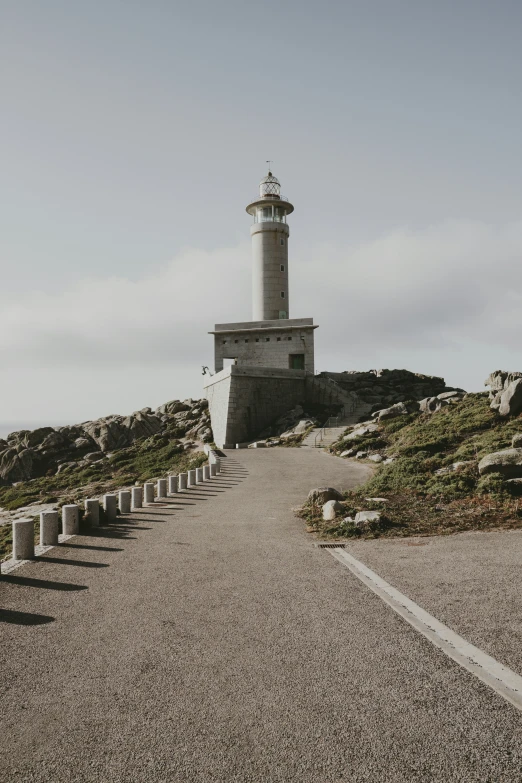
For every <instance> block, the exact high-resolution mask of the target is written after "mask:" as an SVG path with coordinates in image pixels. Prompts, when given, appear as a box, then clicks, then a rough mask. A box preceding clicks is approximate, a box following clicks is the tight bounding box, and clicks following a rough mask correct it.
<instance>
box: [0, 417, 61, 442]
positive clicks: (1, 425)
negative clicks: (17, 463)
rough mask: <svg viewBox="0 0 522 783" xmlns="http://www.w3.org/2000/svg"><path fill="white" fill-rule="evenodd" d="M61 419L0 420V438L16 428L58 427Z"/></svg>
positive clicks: (16, 429) (15, 430)
mask: <svg viewBox="0 0 522 783" xmlns="http://www.w3.org/2000/svg"><path fill="white" fill-rule="evenodd" d="M63 423H64V422H63V421H10V422H9V421H8V422H4V421H0V438H5V437H6V436H7V435H9V433H11V432H17V431H18V430H37V429H38V427H60V426H62V425H63Z"/></svg>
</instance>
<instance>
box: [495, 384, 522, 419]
mask: <svg viewBox="0 0 522 783" xmlns="http://www.w3.org/2000/svg"><path fill="white" fill-rule="evenodd" d="M498 412H499V414H500V415H501V416H516V415H517V414H519V413H520V412H522V378H517V380H515V381H511V383H510V384H509V386H508V387H507V389H505V391H504V392H502V396H501V398H500V406H499V409H498Z"/></svg>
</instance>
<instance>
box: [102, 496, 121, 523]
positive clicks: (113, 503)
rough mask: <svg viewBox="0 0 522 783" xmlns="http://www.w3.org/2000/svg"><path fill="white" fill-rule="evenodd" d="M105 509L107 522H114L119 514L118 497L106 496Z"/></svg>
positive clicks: (104, 498)
mask: <svg viewBox="0 0 522 783" xmlns="http://www.w3.org/2000/svg"><path fill="white" fill-rule="evenodd" d="M103 508H104V509H105V515H106V517H107V522H114V520H115V519H116V517H117V516H118V514H117V513H116V512H117V510H118V496H117V495H104V496H103Z"/></svg>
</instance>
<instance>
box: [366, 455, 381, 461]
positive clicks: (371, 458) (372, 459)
mask: <svg viewBox="0 0 522 783" xmlns="http://www.w3.org/2000/svg"><path fill="white" fill-rule="evenodd" d="M368 459H369V460H371V461H372V462H384V457H383V456H382V455H381V454H370V456H369V457H368Z"/></svg>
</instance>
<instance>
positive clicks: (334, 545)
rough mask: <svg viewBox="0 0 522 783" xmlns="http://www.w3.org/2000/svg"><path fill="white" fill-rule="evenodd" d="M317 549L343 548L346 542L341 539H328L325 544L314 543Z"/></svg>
mask: <svg viewBox="0 0 522 783" xmlns="http://www.w3.org/2000/svg"><path fill="white" fill-rule="evenodd" d="M316 546H317V547H319V549H344V548H345V546H346V544H343V543H342V542H341V541H329V542H328V543H327V544H316Z"/></svg>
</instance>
